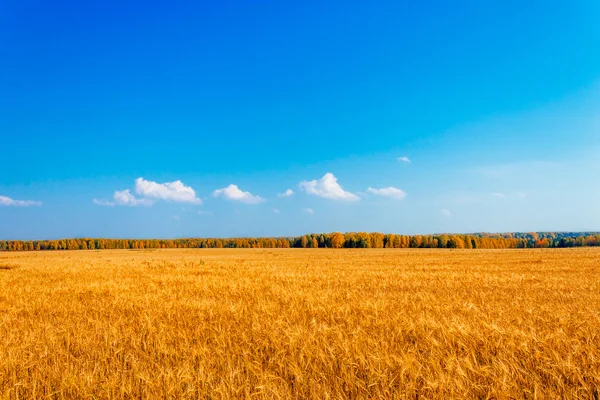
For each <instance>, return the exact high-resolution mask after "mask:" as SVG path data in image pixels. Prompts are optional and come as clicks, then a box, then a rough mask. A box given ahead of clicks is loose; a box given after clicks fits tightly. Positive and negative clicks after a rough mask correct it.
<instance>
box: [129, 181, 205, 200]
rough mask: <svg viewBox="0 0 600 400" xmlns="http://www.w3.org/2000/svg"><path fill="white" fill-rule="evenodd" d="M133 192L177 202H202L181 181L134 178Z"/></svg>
mask: <svg viewBox="0 0 600 400" xmlns="http://www.w3.org/2000/svg"><path fill="white" fill-rule="evenodd" d="M135 192H136V193H137V194H139V195H140V196H142V197H146V198H150V199H159V200H168V201H174V202H178V203H192V204H202V200H200V199H199V198H197V197H196V192H195V191H194V189H192V188H191V187H189V186H185V185H184V184H183V182H181V181H173V182H165V183H156V182H152V181H147V180H145V179H144V178H137V179H136V180H135Z"/></svg>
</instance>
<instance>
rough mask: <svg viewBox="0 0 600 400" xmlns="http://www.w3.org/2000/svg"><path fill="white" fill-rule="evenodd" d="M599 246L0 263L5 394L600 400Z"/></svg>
mask: <svg viewBox="0 0 600 400" xmlns="http://www.w3.org/2000/svg"><path fill="white" fill-rule="evenodd" d="M599 393H600V249H598V248H578V249H530V250H425V249H414V250H411V249H409V250H391V249H363V250H358V249H356V250H347V249H339V250H328V249H314V250H309V249H281V250H271V249H268V250H267V249H248V250H242V249H232V250H224V249H214V250H213V249H198V250H192V249H189V250H188V249H186V250H176V249H175V250H144V251H132V250H116V251H65V252H23V253H0V399H30V398H35V399H42V398H52V399H53V398H57V399H84V398H85V399H106V398H111V399H113V398H114V399H122V398H127V399H128V398H136V399H138V398H141V399H154V398H161V399H237V398H240V399H250V398H253V399H263V398H266V399H403V398H407V399H408V398H410V399H412V398H417V397H418V398H429V399H446V398H478V399H489V398H495V399H509V398H518V399H521V398H530V399H536V398H537V399H546V398H551V399H556V398H583V399H585V398H589V399H598V396H599Z"/></svg>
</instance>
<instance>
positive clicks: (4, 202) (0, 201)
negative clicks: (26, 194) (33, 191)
mask: <svg viewBox="0 0 600 400" xmlns="http://www.w3.org/2000/svg"><path fill="white" fill-rule="evenodd" d="M41 205H42V202H41V201H34V200H13V199H11V198H10V197H6V196H0V206H7V207H8V206H12V207H31V206H41Z"/></svg>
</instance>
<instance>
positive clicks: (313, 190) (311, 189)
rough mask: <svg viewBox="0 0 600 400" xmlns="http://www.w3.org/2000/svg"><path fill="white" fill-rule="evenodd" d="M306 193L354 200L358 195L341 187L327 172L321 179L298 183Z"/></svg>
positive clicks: (358, 198)
mask: <svg viewBox="0 0 600 400" xmlns="http://www.w3.org/2000/svg"><path fill="white" fill-rule="evenodd" d="M298 186H299V187H300V188H301V189H303V190H305V191H306V193H308V194H312V195H315V196H319V197H324V198H326V199H332V200H346V201H356V200H360V197H358V196H357V195H355V194H354V193H350V192H347V191H345V190H344V189H342V187H341V186H340V184H339V183H338V182H337V178H336V177H335V176H334V175H333V174H332V173H331V172H328V173H326V174H325V175H323V177H322V178H321V179H317V180H314V181H302V182H300V184H299V185H298Z"/></svg>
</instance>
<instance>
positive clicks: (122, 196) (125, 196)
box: [113, 189, 152, 207]
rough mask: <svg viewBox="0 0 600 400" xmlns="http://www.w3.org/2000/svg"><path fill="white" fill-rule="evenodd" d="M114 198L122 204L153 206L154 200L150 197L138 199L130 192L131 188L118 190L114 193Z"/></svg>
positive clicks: (117, 202)
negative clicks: (149, 198)
mask: <svg viewBox="0 0 600 400" xmlns="http://www.w3.org/2000/svg"><path fill="white" fill-rule="evenodd" d="M113 199H115V203H116V204H119V205H122V206H131V207H135V206H151V205H152V200H148V199H138V198H136V197H135V196H134V195H132V194H131V192H129V189H125V190H117V191H116V192H115V194H114V195H113Z"/></svg>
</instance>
